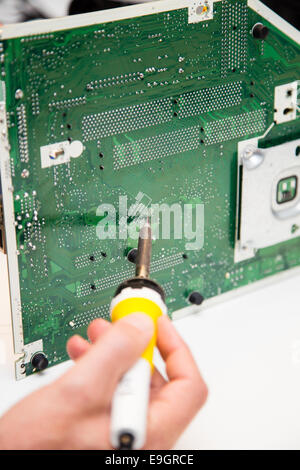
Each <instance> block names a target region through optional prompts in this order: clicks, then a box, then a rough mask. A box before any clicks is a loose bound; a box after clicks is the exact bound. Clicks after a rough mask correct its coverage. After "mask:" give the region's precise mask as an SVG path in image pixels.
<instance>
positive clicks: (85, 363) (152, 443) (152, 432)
mask: <svg viewBox="0 0 300 470" xmlns="http://www.w3.org/2000/svg"><path fill="white" fill-rule="evenodd" d="M152 334H153V322H152V321H151V320H150V319H149V318H148V317H147V316H146V315H144V314H133V315H129V316H127V317H125V318H123V319H122V320H119V321H118V322H117V323H115V324H111V323H109V322H107V321H105V320H102V319H98V320H95V321H93V322H92V323H91V325H90V326H89V328H88V336H89V339H90V341H91V344H90V343H89V342H88V341H86V340H84V339H83V338H81V337H80V336H73V337H72V338H71V339H70V340H69V342H68V345H67V349H68V353H69V355H70V357H71V358H72V359H73V360H74V361H75V365H74V366H73V367H72V368H71V369H70V370H69V371H67V372H66V373H65V374H64V375H63V376H62V377H60V378H59V379H58V380H56V381H55V382H53V383H52V384H50V385H48V386H46V387H44V388H42V389H40V390H38V391H36V392H34V393H33V394H31V395H29V396H28V397H26V398H25V399H23V400H22V401H21V402H19V403H18V404H17V405H15V406H14V407H13V408H12V409H11V410H9V411H8V412H7V413H6V414H5V415H4V416H3V418H2V419H0V449H111V444H110V407H111V401H112V397H113V393H114V390H115V388H116V386H117V384H118V382H119V380H120V379H121V377H122V376H123V375H124V373H125V372H126V371H127V370H128V369H129V368H130V367H131V366H132V365H133V364H134V363H135V362H136V361H137V359H138V358H139V357H140V356H141V354H142V352H143V351H144V349H145V348H146V346H147V344H148V342H149V340H150V338H151V337H152ZM157 347H158V349H159V351H160V353H161V356H162V358H163V359H164V361H165V363H166V372H167V375H168V379H169V380H168V381H166V380H165V379H164V378H163V377H162V376H161V375H160V374H159V372H158V371H157V370H155V371H154V373H153V377H152V383H151V392H150V403H149V415H148V429H147V441H146V446H145V448H146V449H169V448H171V447H172V446H173V445H174V443H175V442H176V440H177V439H178V437H179V436H180V434H181V433H182V432H183V430H184V429H185V427H186V426H187V425H188V424H189V422H190V421H191V420H192V418H193V417H194V416H195V414H196V413H197V411H198V410H199V409H200V408H201V406H202V405H203V404H204V402H205V400H206V397H207V387H206V385H205V383H204V381H203V379H202V377H201V375H200V373H199V371H198V368H197V366H196V364H195V362H194V359H193V357H192V355H191V353H190V351H189V349H188V347H187V346H186V344H185V343H184V342H183V340H182V339H181V338H180V336H179V335H178V333H177V331H176V330H175V328H174V326H173V325H172V323H171V321H170V320H169V319H168V318H167V317H166V316H163V317H161V318H159V321H158V336H157Z"/></svg>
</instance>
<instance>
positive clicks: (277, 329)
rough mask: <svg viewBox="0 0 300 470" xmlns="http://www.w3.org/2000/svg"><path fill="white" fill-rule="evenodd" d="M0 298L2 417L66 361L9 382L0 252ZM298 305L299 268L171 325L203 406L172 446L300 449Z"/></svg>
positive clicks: (9, 348) (7, 317)
mask: <svg viewBox="0 0 300 470" xmlns="http://www.w3.org/2000/svg"><path fill="white" fill-rule="evenodd" d="M0 294H1V313H0V383H1V387H0V414H1V413H3V412H4V411H5V410H6V409H7V408H8V407H9V406H11V405H12V404H13V403H14V402H15V401H17V400H19V399H20V398H22V397H23V396H24V395H25V394H27V393H29V392H30V391H32V390H34V389H36V388H38V387H40V386H42V385H44V384H46V383H47V382H49V381H51V380H53V379H54V378H55V377H57V376H58V375H59V374H61V373H62V372H63V371H64V370H65V369H66V368H67V367H70V365H71V363H70V362H67V363H64V364H62V365H59V366H56V367H52V368H51V369H49V370H47V371H46V372H45V373H43V374H36V375H35V376H31V377H29V378H26V379H25V380H23V381H20V382H15V380H14V371H13V355H12V337H11V327H10V308H9V297H8V281H7V271H6V259H5V257H4V256H3V255H0ZM299 301H300V270H299V269H298V270H296V273H294V275H292V277H290V278H288V279H285V280H283V281H280V282H278V281H277V282H275V281H274V283H272V284H270V285H269V286H268V287H264V288H263V289H262V288H258V289H257V290H255V291H254V292H251V293H248V294H242V295H240V296H238V297H235V298H234V299H232V300H230V301H229V300H226V301H224V302H222V303H220V304H218V305H217V306H214V307H210V308H207V309H202V311H200V312H199V313H197V314H194V315H192V316H189V317H186V318H183V319H181V320H177V321H176V322H175V324H176V327H177V329H178V330H179V331H180V333H181V334H182V336H183V338H184V339H185V341H186V342H187V343H188V344H189V346H190V348H191V349H192V352H193V354H194V357H195V358H196V360H197V362H198V364H199V367H200V369H201V371H202V373H203V375H204V377H205V379H206V382H207V384H208V387H209V398H208V401H207V404H206V405H205V407H204V408H203V409H202V410H201V411H200V413H199V414H198V416H197V417H196V419H195V420H194V421H193V423H192V424H191V425H190V427H189V428H188V429H187V430H186V432H185V433H184V434H183V435H182V437H181V439H180V440H179V442H178V443H177V446H176V447H177V448H178V449H300V302H299ZM187 399H188V396H187ZM178 406H180V403H178ZM41 419H42V416H41Z"/></svg>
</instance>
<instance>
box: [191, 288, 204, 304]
mask: <svg viewBox="0 0 300 470" xmlns="http://www.w3.org/2000/svg"><path fill="white" fill-rule="evenodd" d="M203 300H204V297H203V295H201V294H200V292H196V291H194V292H192V293H191V294H190V295H189V301H190V302H191V304H195V305H201V304H202V302H203Z"/></svg>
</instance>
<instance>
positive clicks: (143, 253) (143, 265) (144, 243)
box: [135, 218, 152, 278]
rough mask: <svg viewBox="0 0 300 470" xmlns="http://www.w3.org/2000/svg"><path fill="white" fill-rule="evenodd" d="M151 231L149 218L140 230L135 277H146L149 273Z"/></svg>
mask: <svg viewBox="0 0 300 470" xmlns="http://www.w3.org/2000/svg"><path fill="white" fill-rule="evenodd" d="M151 248H152V232H151V225H150V221H149V218H147V220H146V222H145V224H144V225H143V227H142V228H141V230H140V235H139V243H138V253H137V258H136V267H135V275H136V277H142V278H148V277H149V273H150V262H151Z"/></svg>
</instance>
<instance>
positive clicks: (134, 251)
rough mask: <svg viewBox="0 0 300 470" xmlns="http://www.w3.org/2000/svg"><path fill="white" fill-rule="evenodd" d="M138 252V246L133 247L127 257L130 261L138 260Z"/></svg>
mask: <svg viewBox="0 0 300 470" xmlns="http://www.w3.org/2000/svg"><path fill="white" fill-rule="evenodd" d="M137 252H138V251H137V248H132V249H131V250H130V251H129V253H128V254H127V259H128V261H130V263H135V262H136V257H137Z"/></svg>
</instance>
